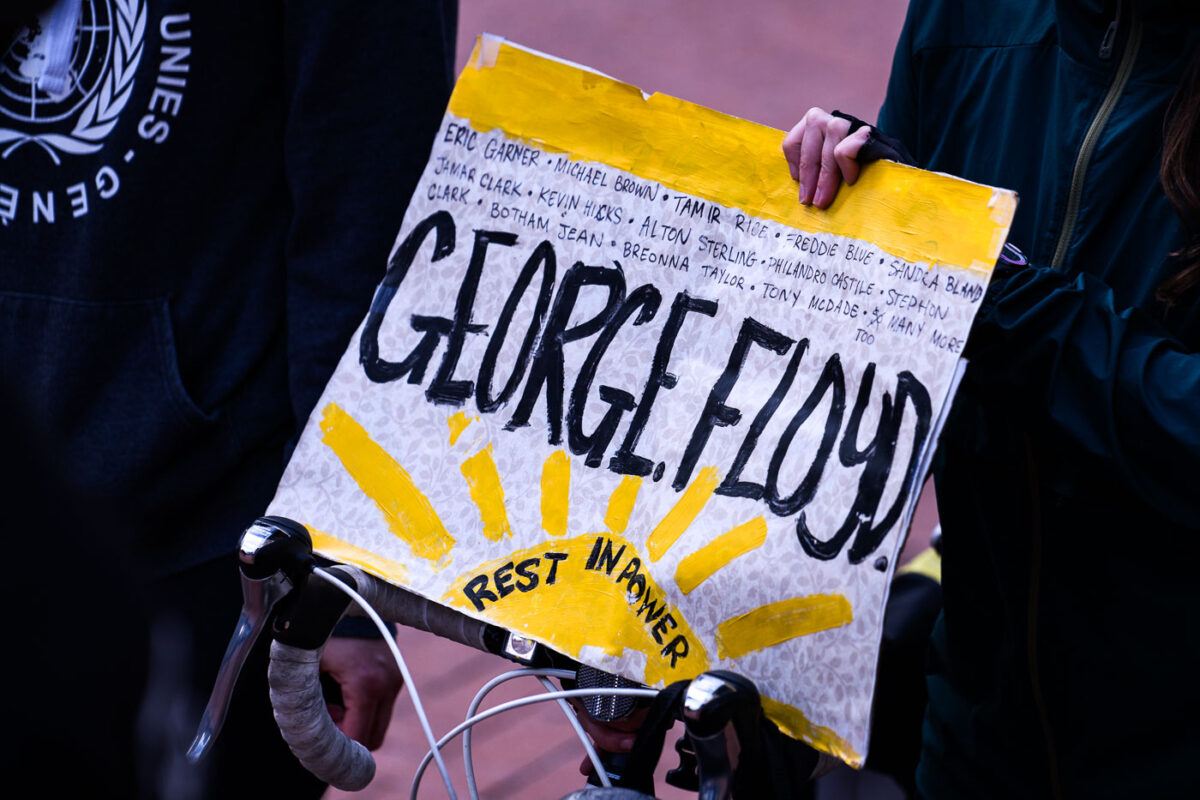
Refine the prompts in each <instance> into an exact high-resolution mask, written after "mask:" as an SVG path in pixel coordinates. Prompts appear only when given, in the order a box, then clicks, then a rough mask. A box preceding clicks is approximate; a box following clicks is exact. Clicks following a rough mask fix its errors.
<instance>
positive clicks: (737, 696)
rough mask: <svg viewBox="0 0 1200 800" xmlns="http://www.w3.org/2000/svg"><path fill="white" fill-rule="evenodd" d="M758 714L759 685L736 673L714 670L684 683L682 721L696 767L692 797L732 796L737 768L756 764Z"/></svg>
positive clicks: (705, 799)
mask: <svg viewBox="0 0 1200 800" xmlns="http://www.w3.org/2000/svg"><path fill="white" fill-rule="evenodd" d="M761 714H762V701H761V699H760V698H759V694H758V689H757V688H756V687H755V686H754V684H753V683H752V682H751V681H749V680H748V679H746V678H744V677H743V676H741V675H738V674H736V673H733V672H726V671H724V670H713V671H711V672H705V673H703V674H702V675H700V676H698V677H696V678H695V679H694V680H693V681H692V682H691V683H690V684H689V685H688V688H687V691H686V692H685V693H684V697H683V723H684V728H685V730H686V731H687V737H688V739H689V740H690V741H691V743H692V750H693V752H694V753H695V756H696V760H697V762H698V765H699V769H698V772H699V787H698V798H697V800H723V799H724V798H728V797H730V796H732V793H733V790H734V788H735V785H734V784H735V779H736V775H737V774H738V768H739V767H741V766H744V765H751V764H759V763H761V752H760V745H759V743H758V739H757V737H756V736H755V732H756V731H757V728H758V723H759V719H760V717H761Z"/></svg>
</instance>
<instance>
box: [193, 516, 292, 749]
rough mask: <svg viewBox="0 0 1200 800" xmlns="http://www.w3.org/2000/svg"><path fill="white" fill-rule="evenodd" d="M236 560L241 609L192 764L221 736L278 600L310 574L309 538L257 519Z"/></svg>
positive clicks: (278, 521)
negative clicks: (239, 683) (249, 660)
mask: <svg viewBox="0 0 1200 800" xmlns="http://www.w3.org/2000/svg"><path fill="white" fill-rule="evenodd" d="M238 561H239V562H240V563H239V565H238V569H239V571H240V573H241V575H240V577H241V583H242V610H241V614H240V615H239V616H238V621H237V625H236V626H235V627H234V629H233V636H232V637H231V638H230V640H229V646H228V647H227V648H226V649H225V655H224V657H223V658H222V659H221V668H220V670H219V671H218V672H217V679H216V681H215V682H214V683H213V690H212V695H211V696H210V697H209V699H208V705H207V706H206V707H205V709H204V715H203V716H202V717H201V718H200V727H199V729H198V730H197V731H196V738H195V739H193V740H192V745H191V747H189V748H188V752H187V758H188V761H190V762H191V763H195V762H197V761H199V760H200V759H201V758H203V757H204V755H205V753H207V752H208V750H209V748H210V747H211V746H212V744H213V742H214V741H216V738H217V736H218V735H219V734H220V732H221V727H222V726H223V725H224V724H225V715H226V714H227V713H228V711H229V701H230V700H231V699H232V697H233V689H234V687H235V686H236V685H237V679H238V675H239V674H240V673H241V671H242V665H243V664H245V663H246V657H247V656H248V655H249V654H250V651H251V650H253V648H254V644H255V642H257V641H258V637H259V636H260V635H261V634H262V632H263V630H265V629H266V627H267V623H268V622H269V621H270V620H271V616H272V614H273V613H274V612H275V609H276V607H277V606H278V605H279V602H280V601H281V600H283V599H284V598H286V597H288V596H289V595H290V594H291V593H292V591H293V590H295V589H298V588H300V587H301V586H303V585H304V583H305V582H306V581H307V579H308V575H309V573H311V572H312V568H313V564H314V559H313V553H312V538H311V537H310V536H309V535H308V530H307V529H305V527H304V526H303V525H301V524H300V523H298V522H294V521H292V520H290V519H285V518H283V517H259V518H258V519H257V520H255V521H254V524H253V525H251V526H250V527H249V528H247V529H246V531H245V532H244V533H243V534H242V538H241V542H240V543H239V545H238Z"/></svg>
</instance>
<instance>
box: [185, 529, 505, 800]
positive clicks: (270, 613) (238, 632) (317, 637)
mask: <svg viewBox="0 0 1200 800" xmlns="http://www.w3.org/2000/svg"><path fill="white" fill-rule="evenodd" d="M238 556H239V560H240V562H241V565H240V567H241V573H242V575H241V578H242V595H243V606H242V613H241V616H240V617H239V619H238V624H237V626H236V627H235V629H234V634H233V637H232V639H231V640H230V643H229V647H228V649H227V650H226V652H225V657H224V659H223V660H222V662H221V669H220V671H219V673H218V676H217V680H216V683H215V685H214V687H213V693H212V697H211V698H210V700H209V703H208V707H207V708H206V709H205V712H204V716H203V718H202V719H201V723H200V729H199V731H198V732H197V734H196V738H195V740H194V741H193V743H192V746H191V748H190V749H189V751H188V758H189V759H190V760H192V761H197V760H199V759H200V758H201V757H202V756H203V755H204V753H205V752H207V750H208V748H209V747H210V745H211V743H212V741H213V740H214V739H215V738H216V736H217V734H218V733H219V732H220V729H221V725H222V723H223V722H224V718H225V712H226V710H227V709H228V705H229V700H230V697H231V696H232V694H233V688H234V685H235V683H236V682H237V677H238V673H239V672H240V671H241V667H242V664H243V663H244V662H245V659H246V656H247V654H248V653H249V652H250V649H251V648H252V647H253V645H254V643H255V641H256V640H257V638H258V636H259V635H260V634H261V633H262V632H263V631H264V630H265V629H266V627H267V625H268V623H271V626H272V632H273V634H274V637H275V641H274V642H273V643H272V645H271V661H270V666H269V668H268V673H267V676H268V681H269V683H270V687H271V702H272V705H273V706H274V709H275V720H276V722H277V723H278V725H279V729H280V732H281V733H282V734H283V738H284V740H285V741H286V742H287V743H288V746H289V747H290V748H291V750H292V752H293V753H294V754H295V755H296V757H297V758H298V759H299V760H300V762H301V763H302V764H303V765H304V767H305V768H306V769H308V771H309V772H311V773H313V774H314V775H316V776H317V777H318V778H320V779H321V780H323V781H325V782H327V783H329V784H330V785H332V786H335V787H337V788H339V789H345V790H349V791H354V790H357V789H361V788H363V787H364V786H366V785H367V784H368V783H370V781H371V778H372V777H374V774H375V761H374V759H373V758H372V757H371V754H370V753H369V752H368V751H367V749H366V748H365V747H363V746H362V745H361V744H359V743H358V742H356V741H354V740H353V739H351V738H350V737H348V736H346V735H345V734H344V733H342V732H341V731H340V730H338V728H337V726H335V725H334V723H333V720H332V719H331V718H330V716H329V712H328V711H327V710H326V707H325V699H324V697H323V695H322V692H321V683H320V661H321V651H322V650H323V649H324V646H325V642H326V640H327V639H328V638H329V635H330V633H331V632H332V631H333V627H334V625H335V624H336V623H337V621H338V620H339V619H340V618H341V617H342V615H343V614H344V613H345V612H346V609H347V606H348V605H349V598H348V597H347V595H346V594H344V593H343V592H341V591H339V590H337V589H336V588H335V587H333V586H331V585H330V584H329V583H326V582H325V581H324V580H318V579H314V577H313V569H314V567H315V566H316V565H317V562H316V558H315V557H314V556H313V553H312V541H311V539H310V538H309V535H308V532H307V531H306V530H305V529H304V526H302V525H300V524H298V523H295V522H292V521H291V520H287V519H283V518H281V517H262V518H260V519H258V520H257V521H256V522H255V523H254V524H253V525H251V526H250V527H249V528H248V529H247V530H246V532H245V533H244V534H243V535H242V541H241V544H240V547H239V552H238ZM328 572H329V574H330V575H332V576H333V577H334V578H336V579H337V580H340V581H341V582H342V583H344V584H346V585H347V586H348V587H349V588H350V589H352V590H354V591H355V592H357V593H358V594H359V595H361V596H362V598H363V599H364V600H365V601H366V602H367V603H368V604H369V605H370V606H371V607H373V608H375V609H376V610H377V611H378V613H379V615H380V616H381V617H382V618H383V619H385V620H387V621H389V622H395V623H398V624H401V625H405V626H408V627H412V628H418V629H420V630H423V631H428V632H430V633H434V634H436V635H438V636H442V637H445V638H447V639H451V640H453V641H456V642H459V643H461V644H465V645H467V646H469V647H474V648H476V649H478V650H483V651H484V652H488V653H499V652H501V650H502V648H503V644H504V641H505V638H506V634H505V632H504V631H503V630H502V629H500V628H497V627H495V626H493V625H488V624H487V623H484V622H480V621H478V620H474V619H471V618H470V617H467V616H465V615H463V614H460V613H458V612H457V611H454V610H452V609H450V608H447V607H445V606H441V605H438V604H437V603H433V602H430V601H429V600H426V599H425V598H423V597H421V596H420V595H416V594H413V593H412V592H409V591H406V590H404V589H401V588H399V587H396V586H392V585H390V584H388V583H385V582H383V581H381V580H378V579H376V578H373V577H371V576H369V575H367V574H366V573H364V572H362V571H361V570H359V569H357V568H355V567H347V566H336V567H331V568H329V570H328Z"/></svg>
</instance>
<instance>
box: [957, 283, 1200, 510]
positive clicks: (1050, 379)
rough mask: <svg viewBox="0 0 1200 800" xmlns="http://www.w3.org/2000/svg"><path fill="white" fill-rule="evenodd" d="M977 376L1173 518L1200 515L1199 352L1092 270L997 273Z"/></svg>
mask: <svg viewBox="0 0 1200 800" xmlns="http://www.w3.org/2000/svg"><path fill="white" fill-rule="evenodd" d="M969 355H970V358H971V362H972V365H971V376H972V377H971V379H972V380H973V381H976V382H978V383H980V384H982V385H984V386H986V387H988V388H992V389H994V390H995V391H996V392H997V393H998V395H999V396H1002V397H1003V398H1004V400H1005V402H1007V403H1009V404H1011V405H1012V408H1013V412H1014V414H1019V415H1021V416H1022V417H1023V418H1025V419H1027V420H1028V423H1029V427H1030V430H1032V431H1034V432H1041V433H1045V434H1047V435H1050V436H1053V437H1055V438H1056V439H1062V438H1065V439H1066V440H1067V442H1069V443H1072V444H1074V445H1076V446H1077V447H1078V448H1079V449H1080V450H1081V451H1082V453H1083V454H1084V457H1085V458H1086V459H1088V460H1089V461H1090V462H1092V463H1093V465H1094V466H1097V467H1100V468H1102V469H1103V470H1104V471H1105V472H1108V473H1110V474H1112V475H1114V476H1115V477H1116V478H1117V479H1119V480H1120V481H1121V482H1123V483H1124V484H1125V485H1126V486H1128V487H1129V488H1130V489H1131V490H1132V491H1134V492H1135V493H1136V494H1138V495H1139V496H1141V497H1142V498H1143V499H1144V500H1146V501H1147V502H1149V503H1150V504H1152V505H1154V506H1155V507H1157V508H1158V509H1159V510H1160V511H1161V512H1162V513H1163V514H1164V515H1166V516H1168V517H1169V518H1171V519H1173V520H1174V521H1175V522H1178V523H1180V524H1183V525H1187V526H1195V525H1196V523H1197V520H1200V492H1197V491H1196V486H1195V479H1196V476H1197V475H1200V354H1198V353H1196V352H1195V351H1194V350H1192V349H1189V348H1188V347H1186V346H1185V345H1184V344H1182V343H1181V342H1179V341H1178V340H1177V339H1175V338H1173V337H1172V336H1171V335H1170V334H1169V333H1168V332H1167V331H1166V330H1165V329H1164V328H1163V327H1162V326H1161V325H1160V324H1159V323H1158V322H1157V321H1156V320H1154V319H1153V318H1151V317H1150V316H1149V315H1148V314H1146V313H1144V312H1142V311H1140V310H1139V309H1120V308H1117V307H1116V306H1115V305H1114V301H1113V294H1112V291H1111V290H1110V289H1109V288H1108V286H1106V285H1105V284H1104V283H1102V282H1101V281H1099V280H1098V279H1096V278H1094V277H1093V276H1090V275H1086V274H1081V275H1077V276H1075V277H1073V278H1071V277H1068V276H1065V275H1063V274H1061V273H1058V272H1055V271H1052V270H1049V269H1046V268H1034V267H1029V268H1025V269H1022V270H1020V271H1019V272H1016V273H1015V274H1012V275H1011V276H1007V277H1000V278H998V279H997V280H996V281H995V283H994V284H993V286H992V287H991V288H990V289H989V292H988V297H987V299H986V300H985V302H984V307H983V308H981V309H980V314H979V316H978V317H977V318H976V321H975V327H974V330H973V332H972V341H971V344H970V347H969Z"/></svg>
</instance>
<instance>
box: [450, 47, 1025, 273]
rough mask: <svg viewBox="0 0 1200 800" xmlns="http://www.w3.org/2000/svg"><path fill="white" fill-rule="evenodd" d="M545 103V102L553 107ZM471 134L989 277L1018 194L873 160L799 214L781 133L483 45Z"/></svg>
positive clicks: (470, 75)
mask: <svg viewBox="0 0 1200 800" xmlns="http://www.w3.org/2000/svg"><path fill="white" fill-rule="evenodd" d="M550 98H553V100H551V99H550ZM449 110H450V112H451V113H453V114H455V115H456V116H459V117H463V118H465V119H468V120H470V122H471V125H472V126H473V127H474V128H476V129H477V130H479V131H482V132H487V131H491V130H494V129H497V128H499V129H501V130H503V131H504V132H505V133H506V134H508V135H509V136H511V137H514V138H517V139H521V140H524V141H526V142H529V143H531V144H534V145H536V146H537V147H539V148H542V149H545V150H549V151H557V152H564V153H567V154H569V155H570V156H571V157H572V158H577V159H584V160H588V161H597V162H603V163H606V164H611V165H612V166H614V167H617V168H619V169H622V170H625V171H627V172H631V173H633V174H635V175H638V176H640V177H642V178H646V179H648V180H653V181H657V182H659V183H661V184H663V185H664V186H667V187H668V188H670V189H673V190H675V191H680V192H685V193H687V194H691V195H695V196H697V197H700V198H702V199H705V200H710V201H713V202H717V203H720V204H722V205H726V206H732V207H735V208H739V209H741V210H743V211H745V212H747V213H749V214H752V215H754V216H757V217H761V218H764V219H771V220H775V221H777V222H782V223H784V224H786V225H790V226H792V227H795V228H800V229H803V230H806V231H810V232H815V233H831V234H836V235H839V236H848V237H851V238H855V239H860V240H863V241H868V242H871V243H872V244H875V245H876V246H878V247H880V248H882V249H883V250H885V251H887V252H888V253H891V254H892V255H895V256H898V257H900V258H903V259H905V260H907V261H913V262H929V263H930V264H944V265H949V266H957V267H962V268H965V269H970V270H972V271H976V272H980V273H983V274H990V272H991V269H992V267H993V265H994V264H995V261H996V258H997V256H999V254H1000V248H1001V247H1002V246H1003V245H1004V239H1005V237H1006V236H1007V234H1008V228H1009V225H1010V224H1011V222H1012V215H1013V212H1014V211H1015V209H1016V195H1015V194H1014V193H1013V192H1010V191H1007V190H1003V189H993V188H992V187H990V186H983V185H981V184H977V183H970V182H968V181H964V180H961V179H959V178H954V177H951V176H948V175H941V174H938V173H933V172H926V171H924V170H919V169H915V168H913V167H905V166H902V165H899V164H894V163H891V162H886V161H881V162H878V163H876V164H872V165H869V166H868V167H866V168H864V169H863V171H862V175H861V177H860V178H859V181H858V183H857V184H856V185H855V187H854V189H853V191H842V192H839V193H838V196H837V199H836V200H835V201H834V203H833V205H832V206H831V207H830V208H829V209H828V210H825V211H821V210H818V209H814V208H811V207H807V206H801V205H800V204H799V203H798V202H797V201H796V195H797V189H796V184H795V182H794V181H793V180H792V179H791V175H790V174H789V173H788V168H787V164H786V162H785V161H784V159H783V153H782V151H781V149H780V145H781V143H782V140H783V132H782V131H778V130H775V129H774V128H770V127H767V126H765V125H759V124H757V123H754V122H748V121H746V120H742V119H738V118H737V117H731V116H728V115H726V114H721V113H720V112H717V111H713V110H711V109H708V108H704V107H703V106H698V105H695V104H693V103H688V102H686V101H683V100H679V99H677V98H674V97H671V96H669V95H663V94H651V95H649V96H647V95H645V94H644V93H643V92H642V90H641V89H638V88H637V87H636V86H631V85H629V84H627V83H621V82H620V81H617V80H614V79H612V78H609V77H607V76H604V75H601V74H599V73H596V72H591V71H589V70H586V69H582V68H580V67H578V66H575V65H573V64H569V63H566V62H563V61H558V60H555V59H551V58H547V57H545V56H542V55H539V54H537V53H534V52H531V51H528V50H525V49H523V48H520V47H517V46H515V45H512V44H509V43H507V42H499V44H498V46H497V40H496V39H494V38H489V39H488V40H486V41H484V40H481V41H480V42H477V43H476V45H475V52H474V54H473V55H472V57H471V61H470V62H469V63H468V65H467V67H466V68H465V69H464V70H463V72H462V74H461V75H460V76H459V78H458V83H457V84H456V85H455V87H454V94H453V95H452V96H451V98H450V107H449Z"/></svg>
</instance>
